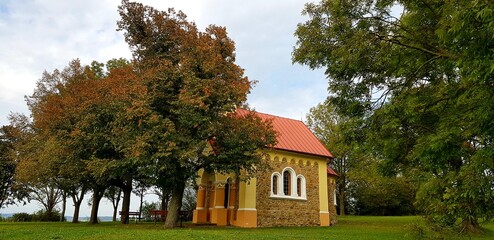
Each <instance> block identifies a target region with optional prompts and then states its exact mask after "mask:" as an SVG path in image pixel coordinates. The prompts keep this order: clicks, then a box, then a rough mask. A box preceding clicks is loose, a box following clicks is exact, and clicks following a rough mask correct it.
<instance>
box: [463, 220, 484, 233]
mask: <svg viewBox="0 0 494 240" xmlns="http://www.w3.org/2000/svg"><path fill="white" fill-rule="evenodd" d="M461 231H462V232H467V233H476V234H478V233H481V232H482V228H481V227H480V225H479V223H478V222H477V220H475V219H474V220H472V219H468V218H467V219H463V221H462V222H461Z"/></svg>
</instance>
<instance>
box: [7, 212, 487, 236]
mask: <svg viewBox="0 0 494 240" xmlns="http://www.w3.org/2000/svg"><path fill="white" fill-rule="evenodd" d="M413 226H415V228H414V227H413ZM417 226H418V228H420V227H422V226H424V222H423V220H422V218H420V217H414V216H407V217H354V216H347V217H341V218H339V223H338V225H336V226H332V227H284V228H258V229H243V228H234V227H214V226H192V227H184V228H175V229H164V228H163V226H162V225H160V224H158V225H154V224H153V223H138V224H135V223H133V224H129V225H121V224H119V223H101V224H97V225H89V224H87V223H79V224H72V223H41V222H33V223H14V222H0V240H6V239H98V240H100V239H118V240H124V239H153V240H156V239H180V240H185V239H414V236H415V235H414V233H417V231H413V229H417ZM484 227H485V228H486V233H485V234H484V235H479V236H473V237H472V238H471V239H494V223H490V224H487V225H485V226H484ZM454 237H456V238H458V239H461V238H466V236H463V237H462V236H459V237H458V236H454V235H450V236H448V237H447V238H448V239H449V238H454Z"/></svg>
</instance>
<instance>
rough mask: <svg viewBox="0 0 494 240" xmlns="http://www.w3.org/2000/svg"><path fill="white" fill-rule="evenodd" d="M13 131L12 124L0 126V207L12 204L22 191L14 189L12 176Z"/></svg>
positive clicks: (13, 171) (14, 167) (13, 160)
mask: <svg viewBox="0 0 494 240" xmlns="http://www.w3.org/2000/svg"><path fill="white" fill-rule="evenodd" d="M15 132H16V129H15V128H14V127H13V126H8V125H7V126H1V127H0V209H2V208H3V207H5V206H8V205H11V204H14V203H15V200H16V199H17V198H19V197H20V194H21V192H22V191H19V190H20V189H19V190H18V189H16V183H15V178H14V175H15V169H16V166H17V163H16V162H15V159H14V158H13V155H12V154H13V149H14V141H15ZM21 198H22V197H21Z"/></svg>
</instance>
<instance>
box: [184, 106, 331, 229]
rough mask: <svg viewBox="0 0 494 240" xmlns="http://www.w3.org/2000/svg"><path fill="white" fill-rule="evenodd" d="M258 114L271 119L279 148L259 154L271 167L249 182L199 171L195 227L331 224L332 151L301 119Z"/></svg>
mask: <svg viewBox="0 0 494 240" xmlns="http://www.w3.org/2000/svg"><path fill="white" fill-rule="evenodd" d="M243 111H244V112H245V111H247V110H242V109H238V110H237V113H239V114H242V113H243ZM256 114H257V115H258V116H259V117H260V118H261V119H263V120H267V119H270V120H271V121H272V123H273V128H274V130H275V131H276V132H277V133H278V136H277V144H276V145H275V146H274V147H273V148H269V149H264V150H262V151H265V153H266V156H268V158H269V159H268V160H269V163H270V166H271V168H270V169H269V171H263V172H262V173H260V174H259V175H258V176H256V177H255V178H251V179H250V181H248V182H235V179H236V178H235V176H233V175H229V174H220V173H214V172H205V171H204V170H199V172H198V178H197V179H196V183H197V185H198V190H197V205H196V209H195V210H194V214H193V223H195V224H216V225H217V226H227V225H231V226H238V227H247V228H255V227H274V226H330V225H332V224H334V223H335V222H336V208H335V200H336V199H335V181H336V178H337V177H338V175H337V173H336V172H335V171H334V170H333V169H331V168H330V167H329V163H330V162H331V161H332V159H333V156H332V155H331V153H330V152H329V151H328V150H327V149H326V148H325V147H324V145H323V144H322V143H321V142H320V141H319V140H318V139H317V138H316V136H314V134H313V133H312V132H311V131H310V130H309V128H307V126H306V125H305V124H304V123H303V122H302V121H298V120H293V119H289V118H284V117H278V116H273V115H269V114H263V113H256Z"/></svg>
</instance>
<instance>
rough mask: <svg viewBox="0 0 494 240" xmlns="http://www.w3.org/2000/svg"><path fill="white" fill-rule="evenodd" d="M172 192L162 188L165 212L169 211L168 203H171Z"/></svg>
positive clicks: (162, 207) (162, 208)
mask: <svg viewBox="0 0 494 240" xmlns="http://www.w3.org/2000/svg"><path fill="white" fill-rule="evenodd" d="M169 191H170V190H168V188H165V187H161V209H160V210H163V211H166V210H168V203H169V202H170V192H169Z"/></svg>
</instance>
